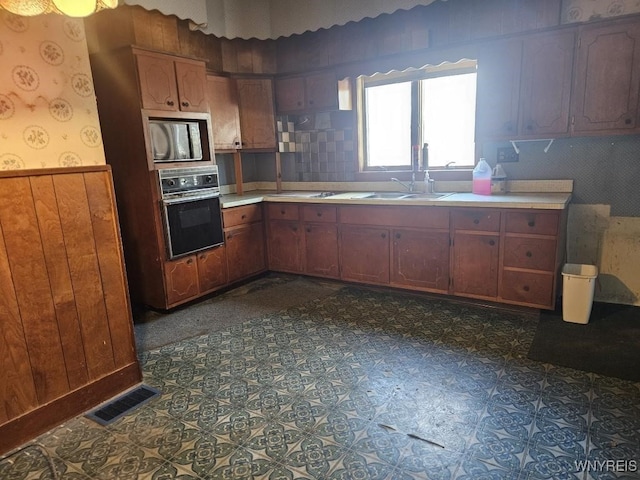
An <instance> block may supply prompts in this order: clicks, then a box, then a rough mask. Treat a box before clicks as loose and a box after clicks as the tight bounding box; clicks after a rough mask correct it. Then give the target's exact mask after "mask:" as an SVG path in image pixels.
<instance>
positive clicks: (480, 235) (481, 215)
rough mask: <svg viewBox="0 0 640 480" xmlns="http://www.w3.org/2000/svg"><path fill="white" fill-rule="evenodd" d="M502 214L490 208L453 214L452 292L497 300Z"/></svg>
mask: <svg viewBox="0 0 640 480" xmlns="http://www.w3.org/2000/svg"><path fill="white" fill-rule="evenodd" d="M500 222H501V212H500V211H499V210H492V209H488V208H468V209H467V208H456V209H452V211H451V230H452V244H453V247H452V250H451V256H452V268H453V271H452V277H453V281H452V286H451V293H453V294H454V295H461V296H465V297H478V298H486V299H491V300H495V299H496V298H497V296H498V272H499V271H500V265H499V262H500Z"/></svg>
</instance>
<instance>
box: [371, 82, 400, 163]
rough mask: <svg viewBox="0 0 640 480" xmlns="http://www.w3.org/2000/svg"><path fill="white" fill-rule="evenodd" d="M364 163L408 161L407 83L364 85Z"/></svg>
mask: <svg viewBox="0 0 640 480" xmlns="http://www.w3.org/2000/svg"><path fill="white" fill-rule="evenodd" d="M365 112H366V116H367V118H366V126H367V164H368V166H369V167H381V166H385V167H389V166H392V167H398V166H409V165H411V83H410V82H403V83H392V84H388V85H380V86H374V87H366V89H365Z"/></svg>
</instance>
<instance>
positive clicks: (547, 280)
mask: <svg viewBox="0 0 640 480" xmlns="http://www.w3.org/2000/svg"><path fill="white" fill-rule="evenodd" d="M500 296H501V297H502V298H503V299H505V300H510V301H513V302H519V303H526V304H531V305H539V306H543V307H550V306H553V274H552V273H534V272H515V271H511V270H503V272H502V289H501V295H500Z"/></svg>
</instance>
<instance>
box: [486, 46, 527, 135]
mask: <svg viewBox="0 0 640 480" xmlns="http://www.w3.org/2000/svg"><path fill="white" fill-rule="evenodd" d="M521 62H522V41H521V40H507V41H503V42H497V43H491V44H488V45H485V46H483V47H482V48H480V50H479V52H478V90H477V95H476V98H477V101H476V130H477V136H478V137H479V138H480V139H485V138H514V137H515V136H516V135H517V133H518V115H519V109H518V103H519V99H520V67H521Z"/></svg>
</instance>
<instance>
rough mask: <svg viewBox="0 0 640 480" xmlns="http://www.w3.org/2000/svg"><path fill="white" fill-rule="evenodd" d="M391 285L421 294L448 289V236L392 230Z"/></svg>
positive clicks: (418, 231) (445, 233) (440, 233)
mask: <svg viewBox="0 0 640 480" xmlns="http://www.w3.org/2000/svg"><path fill="white" fill-rule="evenodd" d="M392 233H393V254H392V257H393V260H392V268H391V283H392V284H397V285H399V286H406V287H416V288H419V289H421V290H433V291H440V292H447V291H448V289H449V232H429V231H420V230H400V229H399V230H394V231H393V232H392Z"/></svg>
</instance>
